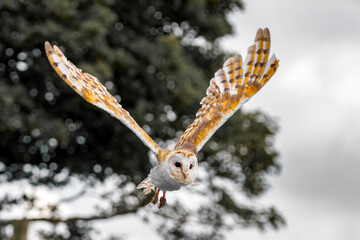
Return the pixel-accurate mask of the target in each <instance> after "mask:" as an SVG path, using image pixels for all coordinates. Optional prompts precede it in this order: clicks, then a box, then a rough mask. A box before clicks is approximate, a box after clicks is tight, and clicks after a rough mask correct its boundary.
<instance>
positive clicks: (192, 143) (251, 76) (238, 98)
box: [45, 28, 279, 208]
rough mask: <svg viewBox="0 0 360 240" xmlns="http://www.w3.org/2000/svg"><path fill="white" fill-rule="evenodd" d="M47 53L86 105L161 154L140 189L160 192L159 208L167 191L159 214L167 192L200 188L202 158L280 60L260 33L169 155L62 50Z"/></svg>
mask: <svg viewBox="0 0 360 240" xmlns="http://www.w3.org/2000/svg"><path fill="white" fill-rule="evenodd" d="M45 51H46V55H47V57H48V59H49V62H50V64H51V65H52V66H53V68H54V69H55V71H56V73H57V74H59V76H60V77H61V78H62V79H63V80H64V81H65V82H66V83H67V84H68V85H69V86H70V87H72V88H73V89H74V90H75V91H76V92H77V93H78V94H80V95H81V96H82V97H83V98H84V99H85V100H86V101H88V102H90V103H92V104H94V105H95V106H97V107H99V108H101V109H103V110H105V111H106V112H108V113H110V114H111V115H112V116H113V117H115V118H117V119H118V120H120V121H121V122H122V123H123V124H125V126H127V127H128V128H130V130H131V131H133V132H134V133H135V134H136V135H137V136H138V137H139V138H140V140H141V141H142V142H143V143H144V144H145V145H146V146H147V147H148V148H150V150H151V151H152V152H153V153H154V154H155V156H156V158H157V166H155V167H154V168H153V169H152V170H151V171H150V174H149V176H148V177H147V178H146V179H144V180H143V181H142V182H141V183H140V184H139V185H138V186H137V188H138V189H144V190H143V191H144V193H145V194H149V193H151V191H152V190H153V191H155V194H154V196H153V198H152V200H151V202H152V203H153V204H156V203H157V202H158V198H159V193H160V191H163V196H162V197H161V198H160V203H159V208H161V207H163V206H164V205H165V203H166V198H165V193H166V191H175V190H179V189H180V188H181V187H183V186H186V185H189V184H191V183H192V182H194V180H195V178H196V174H197V168H198V160H197V158H196V155H197V153H198V152H199V151H200V150H201V148H202V147H203V146H204V144H205V143H206V142H207V141H208V140H209V138H210V137H211V136H212V135H213V134H214V133H215V132H216V130H217V129H218V128H219V127H221V126H222V125H223V124H224V123H225V122H226V121H227V120H228V119H229V118H230V117H231V116H232V115H233V114H234V113H235V112H236V111H237V110H239V108H240V107H241V106H242V105H243V104H244V103H245V102H246V101H248V100H249V99H250V98H251V97H252V96H253V95H254V94H255V93H257V92H258V91H259V90H260V89H261V88H262V87H263V86H264V85H265V84H266V83H267V82H268V81H269V79H270V78H271V77H272V75H273V74H274V73H275V72H276V69H277V67H278V66H279V60H278V59H276V57H275V55H273V56H272V57H271V58H270V60H269V61H268V58H269V51H270V32H269V29H267V28H265V29H264V30H263V29H259V30H258V31H257V34H256V37H255V43H254V44H253V45H251V46H250V47H249V48H248V51H247V57H246V59H245V62H244V64H243V60H242V57H241V55H240V54H238V55H236V56H234V57H231V58H229V59H227V60H226V61H225V63H224V65H223V68H222V69H220V70H218V71H217V72H216V73H215V76H214V78H212V79H211V80H210V86H209V87H208V89H207V90H206V96H205V97H204V98H203V99H202V100H201V102H200V104H201V108H200V109H199V111H198V112H197V113H196V118H195V120H194V122H192V123H191V124H190V126H189V127H188V128H187V129H186V131H185V132H184V134H183V135H182V136H181V137H180V138H179V139H178V140H177V142H176V145H175V148H174V149H172V150H165V149H162V148H160V147H159V145H157V144H156V143H155V142H154V140H153V139H152V138H151V137H150V136H149V135H148V134H147V133H146V132H145V131H144V130H143V129H142V128H141V127H140V126H139V125H138V124H137V123H136V122H135V120H134V119H133V118H132V117H131V116H130V114H129V113H128V112H127V111H126V110H125V109H124V108H122V106H121V105H120V104H119V103H118V102H117V101H116V99H115V98H114V97H113V96H112V95H111V94H110V93H109V92H108V91H107V90H106V88H105V87H104V86H103V85H102V84H101V83H100V81H99V80H98V79H97V78H96V77H94V76H92V75H90V74H88V73H83V72H82V70H81V69H79V68H77V67H76V66H75V65H74V64H73V63H71V62H70V61H68V60H67V58H66V57H65V56H64V54H63V53H62V52H61V51H60V49H59V48H58V47H57V46H53V47H52V46H51V45H50V43H49V42H45Z"/></svg>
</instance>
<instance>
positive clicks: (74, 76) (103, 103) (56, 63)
mask: <svg viewBox="0 0 360 240" xmlns="http://www.w3.org/2000/svg"><path fill="white" fill-rule="evenodd" d="M45 51H46V55H47V57H48V59H49V62H50V64H51V65H52V66H53V68H54V70H55V71H56V73H57V74H58V75H59V76H60V77H61V78H62V79H63V80H64V81H65V82H66V83H67V84H68V85H69V86H70V87H72V88H73V89H74V90H75V91H76V92H77V93H78V94H79V95H80V96H82V97H83V98H84V99H85V100H86V101H88V102H89V103H92V104H94V105H95V106H97V107H99V108H101V109H103V110H105V111H106V112H108V113H110V114H111V115H112V116H113V117H115V118H117V119H118V120H120V121H121V122H122V123H123V124H124V125H125V126H127V127H128V128H130V130H131V131H133V132H134V133H135V134H136V135H137V136H138V137H139V138H140V140H141V141H142V142H143V143H144V144H145V145H146V146H147V147H148V148H150V150H151V151H153V152H154V153H155V154H158V151H159V149H160V147H159V146H158V145H157V144H156V143H155V142H154V140H153V139H152V138H151V137H150V136H149V135H148V134H147V133H146V132H145V131H144V130H143V129H142V128H141V127H140V126H139V125H138V124H137V123H136V122H135V120H134V119H133V118H132V117H131V116H130V114H129V113H128V112H127V111H126V110H125V109H124V108H122V106H121V105H120V104H119V103H118V102H117V101H116V99H115V98H114V97H113V96H112V95H111V94H110V93H109V92H108V91H107V90H106V88H105V87H104V86H103V85H102V84H101V82H100V81H99V80H98V79H97V78H96V77H94V76H92V75H90V74H88V73H83V72H82V70H81V69H79V68H77V67H76V66H75V65H74V64H73V63H72V62H70V61H68V60H67V59H66V57H65V56H64V54H63V53H62V52H61V50H60V49H59V48H58V47H57V46H54V47H51V45H50V43H49V42H45Z"/></svg>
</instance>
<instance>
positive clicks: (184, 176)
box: [180, 168, 187, 180]
mask: <svg viewBox="0 0 360 240" xmlns="http://www.w3.org/2000/svg"><path fill="white" fill-rule="evenodd" d="M180 171H181V174H182V175H183V178H184V180H186V176H187V174H186V173H187V172H186V173H184V171H183V170H182V168H180Z"/></svg>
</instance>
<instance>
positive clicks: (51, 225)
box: [0, 0, 360, 240]
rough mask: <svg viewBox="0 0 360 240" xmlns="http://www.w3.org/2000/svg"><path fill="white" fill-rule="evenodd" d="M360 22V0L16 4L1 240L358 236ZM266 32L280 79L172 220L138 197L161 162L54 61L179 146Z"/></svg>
mask: <svg viewBox="0 0 360 240" xmlns="http://www.w3.org/2000/svg"><path fill="white" fill-rule="evenodd" d="M359 13H360V3H359V2H358V1H356V0H345V1H342V2H339V1H333V0H329V1H325V0H315V1H285V0H273V1H260V0H253V1H231V0H227V1H210V0H208V1H205V0H201V1H173V2H170V1H161V0H157V1H145V0H140V1H132V2H128V1H112V0H94V1H60V0H55V1H26V0H25V1H11V0H9V1H6V0H5V1H2V2H1V3H0V19H1V20H0V22H1V23H2V26H1V28H0V93H1V94H0V192H1V194H0V226H1V228H0V234H1V236H0V237H1V239H12V240H15V239H31V240H32V239H121V238H123V239H143V238H144V236H145V237H147V238H148V239H223V238H228V239H239V238H244V239H262V238H266V239H304V238H307V239H359V237H360V229H359V228H358V226H359V224H360V217H359V214H360V207H359V204H358V203H359V202H360V189H359V182H360V181H359V180H360V177H359V169H360V163H359V160H360V153H359V150H358V149H357V144H358V143H359V142H360V135H359V134H358V132H359V130H358V128H359V122H360V109H359V107H360V95H359V86H360V83H359V77H358V76H357V75H358V74H355V71H356V70H357V65H358V63H359V61H358V56H359V54H360V46H359V44H358V43H359V42H360V28H359V27H358V26H359V24H360V14H359ZM259 27H268V28H269V29H270V31H271V35H272V50H271V52H275V53H276V56H277V57H278V58H279V59H280V67H279V69H278V72H277V73H276V74H275V76H274V78H273V79H272V80H271V81H270V83H269V84H268V85H267V86H266V87H264V89H262V90H261V92H260V93H259V94H257V95H256V96H255V97H254V98H252V99H251V100H250V101H249V102H248V103H247V104H246V105H245V106H244V107H243V109H242V110H241V112H240V113H237V114H235V115H234V116H233V117H232V118H231V119H230V121H229V122H228V123H226V124H225V125H224V126H223V127H222V128H221V129H220V130H219V131H218V132H217V133H216V134H215V135H214V136H213V137H212V139H211V140H210V141H209V142H208V143H207V144H206V146H205V147H204V149H203V151H202V152H201V153H200V154H199V155H198V158H199V159H200V171H199V177H198V180H197V183H198V186H195V187H192V188H186V189H183V190H181V191H178V192H174V193H169V194H168V195H167V196H168V197H167V200H168V205H167V206H166V208H163V209H161V210H158V209H157V208H156V206H152V205H148V204H147V203H148V201H149V197H146V196H144V195H143V194H142V193H141V192H140V191H138V190H136V189H135V186H136V184H138V183H139V182H140V181H141V180H142V179H143V178H145V177H146V176H147V173H148V172H149V171H150V169H151V167H152V166H154V164H155V160H154V156H152V154H150V153H149V152H148V149H146V147H145V146H143V145H142V143H141V142H140V141H139V140H138V139H137V138H136V137H135V136H134V135H133V134H132V133H131V132H130V131H129V130H128V129H126V127H124V126H123V125H122V124H121V123H118V122H117V120H116V119H114V118H112V117H111V116H108V115H107V114H106V113H104V112H102V111H101V110H98V109H97V108H95V107H93V106H91V105H90V104H88V103H86V102H85V101H84V100H82V99H81V97H79V96H78V95H76V93H74V92H73V90H72V89H70V88H69V87H68V86H67V85H66V84H65V83H63V82H62V80H61V79H60V78H59V77H58V76H57V75H56V74H55V72H54V71H53V70H52V68H51V66H50V65H49V63H48V62H47V59H46V57H45V55H44V51H43V43H44V41H45V40H48V41H50V42H51V43H53V44H57V45H58V46H60V48H61V49H62V50H64V52H65V55H66V56H67V57H68V58H69V59H70V60H71V61H73V62H74V63H75V64H76V65H77V66H79V67H80V68H82V69H83V70H84V71H87V72H89V73H91V74H93V75H95V76H97V77H98V78H99V79H100V80H101V82H102V83H103V84H104V85H105V86H106V87H107V89H108V90H109V91H110V92H111V93H112V94H113V95H114V96H115V97H116V98H117V100H118V101H119V102H121V104H122V105H123V107H124V108H126V109H127V110H128V111H129V112H130V114H131V115H132V116H133V117H134V118H135V119H136V120H137V121H138V123H139V124H140V126H142V127H143V128H144V129H145V130H146V131H147V132H149V134H150V136H152V137H153V138H154V139H155V140H156V142H157V143H159V144H160V145H161V146H162V147H165V148H171V147H172V146H173V145H174V143H175V141H176V139H177V138H178V137H179V136H180V135H181V134H182V131H184V129H185V128H186V127H187V126H188V125H189V124H190V123H191V121H192V120H193V118H194V115H195V113H196V111H197V109H198V108H199V102H200V100H201V98H202V97H203V96H204V94H205V90H206V88H207V86H208V81H209V79H210V78H211V77H212V75H213V73H214V72H215V71H216V70H217V69H218V68H219V67H220V66H222V62H223V61H224V60H225V59H226V58H227V57H228V56H231V55H232V54H234V53H238V52H239V53H242V54H243V55H244V54H245V53H246V52H245V50H246V49H247V47H248V46H249V44H251V43H252V42H253V38H254V35H255V33H256V30H257V29H258V28H259ZM150 197H151V196H150Z"/></svg>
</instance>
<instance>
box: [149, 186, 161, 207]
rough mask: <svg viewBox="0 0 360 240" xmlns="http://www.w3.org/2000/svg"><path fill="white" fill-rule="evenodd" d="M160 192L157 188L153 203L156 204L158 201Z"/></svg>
mask: <svg viewBox="0 0 360 240" xmlns="http://www.w3.org/2000/svg"><path fill="white" fill-rule="evenodd" d="M159 193H160V189H157V190H156V191H155V194H154V196H153V198H152V199H151V203H152V204H154V205H155V204H156V203H157V202H158V199H159Z"/></svg>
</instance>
